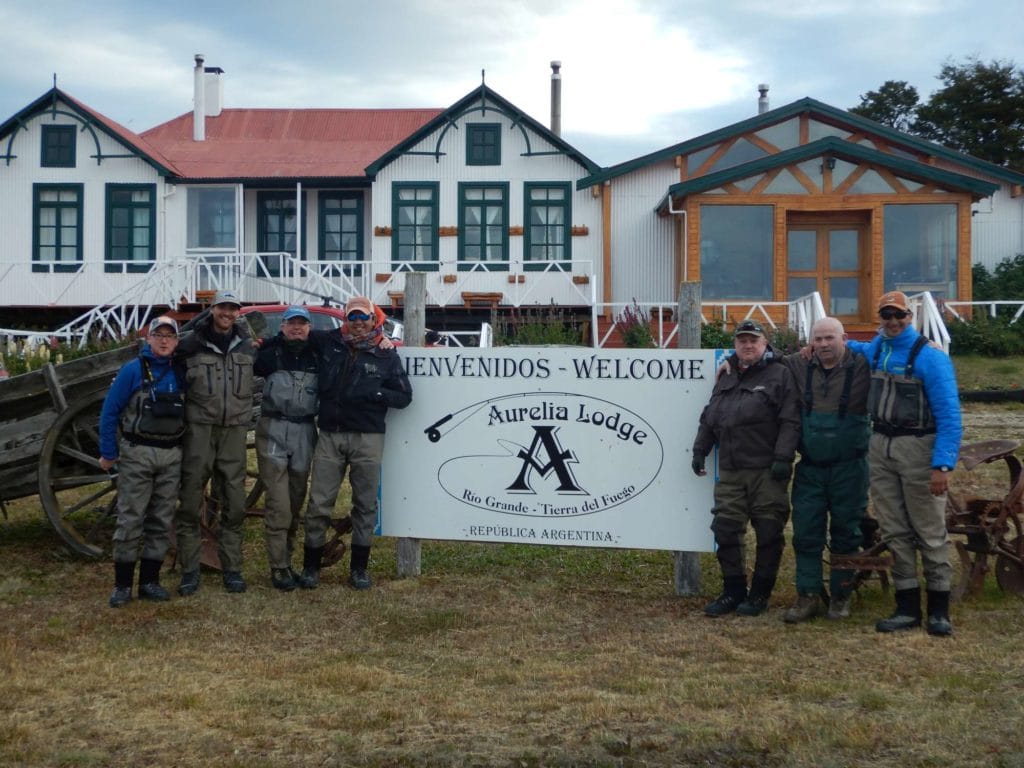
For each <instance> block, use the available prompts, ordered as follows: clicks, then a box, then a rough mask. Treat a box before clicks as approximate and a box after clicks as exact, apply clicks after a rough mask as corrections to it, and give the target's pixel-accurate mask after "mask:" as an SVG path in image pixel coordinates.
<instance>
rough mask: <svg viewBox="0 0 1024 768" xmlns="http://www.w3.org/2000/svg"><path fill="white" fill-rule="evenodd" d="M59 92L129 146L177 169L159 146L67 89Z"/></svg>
mask: <svg viewBox="0 0 1024 768" xmlns="http://www.w3.org/2000/svg"><path fill="white" fill-rule="evenodd" d="M54 90H56V89H54ZM57 93H58V95H59V96H60V98H62V99H64V100H65V101H67V102H68V103H69V104H73V105H74V106H75V107H76V108H77V109H78V110H79V111H81V112H83V113H85V114H87V115H89V117H91V118H92V119H93V120H94V121H96V122H97V123H99V124H100V125H102V126H103V127H104V128H105V129H106V130H107V131H108V132H109V133H112V134H114V135H115V136H117V138H118V139H120V140H121V141H122V142H123V143H125V144H126V145H127V146H129V147H134V148H136V149H137V150H138V151H139V152H141V153H142V154H144V155H148V156H149V157H150V159H152V160H153V161H154V162H155V163H157V164H159V165H162V166H163V167H164V168H167V169H168V170H171V171H174V170H176V169H175V166H174V163H173V162H171V160H170V158H168V157H166V156H164V154H163V153H162V152H161V151H160V149H159V148H157V147H155V146H153V145H152V144H150V143H149V142H148V141H146V140H145V139H144V138H142V137H141V136H140V135H139V134H137V133H132V132H131V131H129V130H128V129H127V128H125V127H124V126H123V125H121V124H120V123H118V122H116V121H114V120H111V119H110V118H109V117H107V116H106V115H104V114H101V113H100V112H97V111H96V110H95V109H93V108H92V107H90V106H88V105H87V104H84V103H83V102H81V101H79V100H78V99H76V98H75V97H73V96H71V95H69V94H68V93H66V92H65V91H57Z"/></svg>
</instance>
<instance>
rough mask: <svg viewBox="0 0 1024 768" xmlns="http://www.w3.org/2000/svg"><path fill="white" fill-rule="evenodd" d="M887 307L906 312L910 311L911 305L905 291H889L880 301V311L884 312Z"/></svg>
mask: <svg viewBox="0 0 1024 768" xmlns="http://www.w3.org/2000/svg"><path fill="white" fill-rule="evenodd" d="M886 307H894V308H895V309H901V310H903V311H904V312H907V311H909V310H910V303H909V302H908V301H907V294H905V293H904V292H903V291H889V292H888V293H886V294H885V295H883V296H882V298H880V299H879V300H878V310H879V311H882V310H883V309H885V308H886Z"/></svg>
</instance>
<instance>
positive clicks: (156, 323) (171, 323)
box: [149, 315, 178, 333]
mask: <svg viewBox="0 0 1024 768" xmlns="http://www.w3.org/2000/svg"><path fill="white" fill-rule="evenodd" d="M163 325H166V326H167V327H168V328H170V329H171V330H172V331H174V332H175V333H177V332H178V321H177V320H175V319H174V318H173V317H168V316H167V315H160V317H158V318H156V319H154V320H153V322H151V323H150V324H149V332H150V333H156V329H157V328H159V327H160V326H163Z"/></svg>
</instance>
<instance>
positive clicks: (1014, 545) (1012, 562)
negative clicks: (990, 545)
mask: <svg viewBox="0 0 1024 768" xmlns="http://www.w3.org/2000/svg"><path fill="white" fill-rule="evenodd" d="M1000 549H1003V550H1004V551H1001V552H1000V553H999V555H998V556H997V557H996V583H997V584H999V588H1000V589H1002V590H1003V591H1004V592H1010V593H1012V594H1015V595H1024V535H1022V536H1017V538H1015V539H1012V540H1010V541H1008V542H1004V543H1003V545H1002V546H1001V547H1000Z"/></svg>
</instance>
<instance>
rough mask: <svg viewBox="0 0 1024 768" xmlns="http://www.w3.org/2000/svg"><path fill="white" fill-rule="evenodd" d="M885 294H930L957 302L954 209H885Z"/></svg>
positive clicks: (904, 206)
mask: <svg viewBox="0 0 1024 768" xmlns="http://www.w3.org/2000/svg"><path fill="white" fill-rule="evenodd" d="M883 215H884V216H885V253H884V255H883V263H884V274H885V286H884V287H885V290H887V291H891V290H903V291H911V292H916V291H923V290H927V291H931V292H932V293H935V294H937V295H938V296H939V297H942V298H947V299H955V298H957V293H956V266H957V208H956V206H955V205H952V204H941V205H886V206H885V207H884V214H883Z"/></svg>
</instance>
